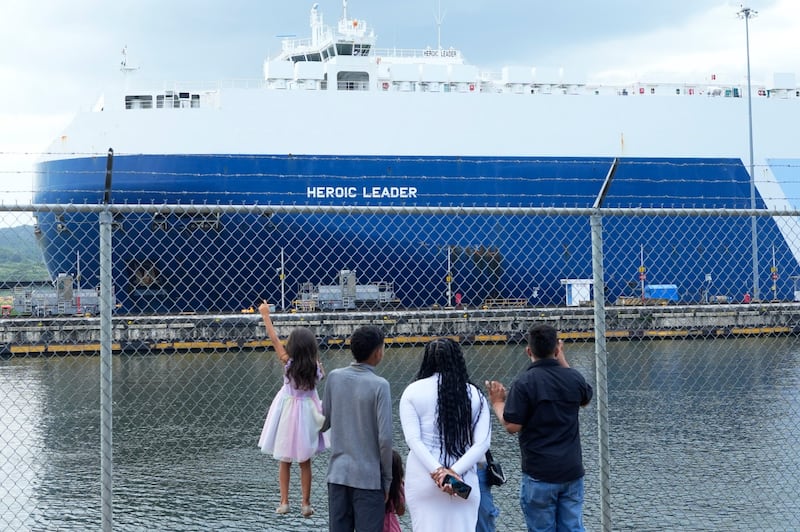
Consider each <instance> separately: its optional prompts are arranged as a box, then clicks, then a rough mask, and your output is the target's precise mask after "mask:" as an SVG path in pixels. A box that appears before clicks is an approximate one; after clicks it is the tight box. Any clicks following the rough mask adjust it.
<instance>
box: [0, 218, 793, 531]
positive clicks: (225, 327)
mask: <svg viewBox="0 0 800 532" xmlns="http://www.w3.org/2000/svg"><path fill="white" fill-rule="evenodd" d="M0 212H2V214H3V217H4V220H5V222H6V225H8V227H7V228H6V229H2V230H0V238H1V239H2V240H1V241H0V249H2V250H3V257H4V261H5V262H6V270H3V271H4V274H3V275H4V276H5V278H2V279H0V281H2V283H3V285H2V291H1V292H0V297H1V298H2V311H3V316H2V317H0V335H1V336H0V348H1V349H2V360H0V390H1V391H2V394H1V395H2V398H3V407H2V409H1V410H2V417H1V418H0V454H1V455H2V459H0V528H3V529H9V530H53V529H86V528H98V527H102V528H104V529H110V528H112V526H113V528H116V529H118V530H140V529H164V530H167V529H168V530H200V529H204V530H211V529H214V530H217V529H229V530H264V529H267V530H319V529H326V528H327V491H326V485H325V473H326V470H327V462H328V460H327V454H321V455H320V456H318V457H316V458H315V459H314V460H313V474H312V475H313V488H312V500H313V504H314V505H315V508H316V513H315V514H314V516H312V517H311V518H308V519H305V518H302V517H301V516H300V514H299V482H298V481H299V477H298V476H297V475H298V470H297V469H294V470H293V471H292V482H291V486H290V492H291V497H292V504H294V506H295V507H296V508H295V507H293V509H292V512H291V513H290V514H287V515H286V516H281V515H276V514H275V513H274V509H275V506H277V504H278V502H279V496H278V482H277V463H276V462H275V461H274V460H273V459H272V458H271V457H269V456H265V455H262V454H261V453H260V451H259V450H258V449H257V447H256V441H257V439H258V435H259V433H260V430H261V426H262V424H263V421H264V415H265V413H266V410H267V408H268V407H269V404H270V401H271V399H272V398H273V397H274V395H275V393H276V392H277V391H278V389H279V388H280V386H281V384H282V367H281V365H280V363H279V362H278V361H277V360H276V359H275V357H274V354H273V352H272V350H271V349H270V344H269V341H268V339H267V338H266V333H265V330H264V327H263V324H262V322H261V319H260V316H259V315H258V313H257V311H256V312H254V308H255V307H257V305H258V304H259V302H261V301H262V300H264V299H267V300H268V301H269V302H270V303H272V304H273V305H275V314H274V321H275V323H276V326H277V328H278V330H279V334H280V335H281V336H282V337H286V336H287V335H288V333H289V332H290V331H291V329H292V328H294V327H297V326H306V327H310V328H312V329H313V330H314V331H315V333H316V334H317V336H318V338H319V339H320V348H321V357H322V360H323V362H324V364H325V366H326V369H327V370H328V371H330V370H331V369H334V368H336V367H341V366H345V365H347V364H349V362H350V360H351V357H350V354H349V351H348V349H347V338H348V335H349V334H350V332H352V330H353V329H354V328H355V327H356V326H358V325H360V324H363V323H373V324H377V325H379V326H380V327H382V328H383V329H384V331H385V332H386V335H387V349H386V356H385V358H384V361H383V362H382V363H381V365H380V366H379V367H378V373H380V374H381V375H383V376H384V377H386V378H387V379H388V380H389V381H390V383H391V388H392V395H393V401H394V403H395V406H394V408H395V417H397V416H396V414H397V403H398V401H399V398H400V395H401V394H402V391H403V389H404V388H405V386H406V385H407V384H408V383H410V382H411V381H412V380H413V379H414V375H415V373H416V371H417V369H418V367H419V362H420V358H421V353H422V346H423V345H424V343H425V342H426V341H427V340H428V339H430V338H433V337H436V336H440V335H447V336H452V337H454V338H457V339H458V340H460V341H461V342H462V343H463V345H464V349H465V356H466V357H467V361H468V367H469V371H470V375H471V378H472V380H473V381H474V382H476V383H482V382H483V381H484V380H486V379H497V380H501V381H503V382H504V383H505V384H506V385H507V386H508V385H509V384H510V383H511V382H512V380H513V379H514V377H515V375H517V374H518V373H519V372H521V371H522V370H523V369H524V368H525V367H526V363H527V360H526V358H525V354H524V345H525V332H526V330H527V329H528V327H529V326H530V325H532V324H533V323H540V322H546V323H550V324H552V325H554V326H555V327H556V328H558V329H559V331H560V334H561V337H562V338H563V339H564V340H565V342H566V348H567V358H568V360H569V361H570V363H571V364H572V366H573V367H575V368H577V369H578V370H579V371H580V372H581V373H582V374H583V375H584V376H585V377H586V378H587V380H588V381H589V382H590V383H591V384H592V386H593V387H594V389H595V398H594V399H593V401H592V403H591V404H590V405H589V406H588V407H587V408H586V409H584V410H583V411H582V413H581V438H582V443H583V452H584V464H585V467H586V471H587V476H586V496H585V497H586V502H585V506H584V516H585V521H586V526H587V528H588V529H591V530H600V529H603V530H611V529H614V530H665V529H683V530H767V529H770V530H772V529H780V530H788V529H798V528H800V503H798V499H797V497H796V494H797V492H798V490H800V447H798V445H797V443H796V442H797V440H798V437H800V393H799V392H798V389H800V386H799V385H800V343H798V332H799V331H800V303H798V300H800V289H798V287H797V286H796V281H797V279H798V278H800V277H799V276H800V267H799V266H798V261H797V257H798V256H800V255H799V254H798V253H800V249H798V244H800V227H798V223H797V222H798V220H799V219H800V218H798V216H800V213H798V212H794V211H787V212H772V211H771V212H764V211H762V210H752V211H751V210H729V209H638V208H612V209H578V208H529V209H523V208H518V209H517V208H508V207H506V208H504V207H484V208H455V207H441V208H410V207H382V208H374V209H370V208H366V207H353V208H347V207H334V206H323V207H308V206H292V205H281V206H275V205H267V206H258V205H253V204H250V203H248V204H237V205H226V206H211V205H172V204H170V205H166V204H165V205H117V204H114V203H111V204H109V205H77V204H59V205H35V206H34V205H28V206H21V207H20V206H15V207H10V206H3V207H0ZM754 221H755V223H754ZM754 227H755V229H756V233H755V234H754V233H753V228H754ZM593 229H594V230H596V231H597V233H596V234H594V235H593ZM104 231H106V233H104ZM104 234H105V236H104ZM103 238H107V239H108V242H107V245H106V246H101V241H102V239H103ZM598 244H599V245H598ZM40 249H41V250H42V251H39V250H40ZM31 250H34V251H33V252H31ZM101 250H102V254H101ZM30 253H33V255H32V256H33V257H34V259H35V260H33V261H32V262H30V261H29V256H30ZM103 254H105V259H104V258H103ZM754 257H755V260H754ZM42 258H43V259H44V263H46V265H47V270H45V269H44V267H43V266H42V260H41V259H42ZM104 260H106V261H108V262H107V263H105V264H108V265H110V266H105V267H104V266H103V264H104V262H103V261H104ZM34 263H35V264H36V265H38V268H39V269H38V270H37V269H36V268H34V267H32V266H31V264H34ZM103 288H107V292H106V293H105V296H104V293H103ZM104 297H107V298H108V301H107V303H108V305H107V308H108V309H111V311H110V313H109V312H108V311H107V310H104V307H103V298H104ZM598 298H599V300H598ZM103 318H107V321H104V320H103ZM104 329H105V332H104ZM104 335H105V336H104ZM600 338H602V341H600V342H598V341H596V339H600ZM104 379H106V380H105V381H104ZM324 386H325V382H324V380H323V381H322V383H321V384H320V385H319V388H318V389H319V392H320V394H321V393H322V390H323V389H324ZM101 420H103V421H102V422H101ZM353 429H354V430H357V427H353ZM492 438H493V443H492V449H493V454H494V456H495V458H496V459H498V460H499V461H500V462H501V463H502V465H503V466H504V469H505V470H506V472H507V473H508V476H509V482H508V483H507V484H506V485H504V486H501V487H496V488H494V495H495V502H496V505H497V506H498V508H499V509H500V515H499V517H498V530H520V529H524V519H523V517H522V513H521V510H520V508H519V503H518V488H519V481H520V471H519V469H520V467H519V449H518V444H517V440H516V438H515V437H513V436H511V435H508V434H505V433H504V431H503V430H502V428H501V427H500V425H499V424H498V423H497V421H496V420H493V437H492ZM394 441H395V445H396V446H397V448H398V449H399V450H400V451H401V454H402V455H403V456H405V455H406V454H407V447H406V445H405V442H404V441H403V437H402V430H401V429H400V425H399V420H397V419H396V421H395V434H394ZM98 456H101V460H98ZM295 514H296V515H295ZM401 523H402V525H403V527H404V529H410V520H409V518H408V516H405V517H403V518H401Z"/></svg>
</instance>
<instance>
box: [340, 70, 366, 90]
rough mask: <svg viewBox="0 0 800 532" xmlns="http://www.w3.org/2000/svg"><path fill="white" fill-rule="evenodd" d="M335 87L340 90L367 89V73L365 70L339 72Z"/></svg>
mask: <svg viewBox="0 0 800 532" xmlns="http://www.w3.org/2000/svg"><path fill="white" fill-rule="evenodd" d="M336 88H337V90H340V91H365V90H369V74H368V73H366V72H339V73H338V75H337V78H336Z"/></svg>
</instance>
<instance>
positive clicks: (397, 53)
mask: <svg viewBox="0 0 800 532" xmlns="http://www.w3.org/2000/svg"><path fill="white" fill-rule="evenodd" d="M370 55H373V56H375V57H376V58H377V57H380V58H381V59H383V58H384V57H385V58H398V59H417V60H420V61H422V60H426V61H430V60H439V61H442V62H447V63H461V62H463V60H464V57H463V56H462V55H461V51H460V50H456V49H454V48H442V49H436V48H373V49H372V52H371V53H370Z"/></svg>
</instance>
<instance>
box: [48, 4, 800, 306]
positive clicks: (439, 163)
mask: <svg viewBox="0 0 800 532" xmlns="http://www.w3.org/2000/svg"><path fill="white" fill-rule="evenodd" d="M310 29H311V35H310V37H309V38H305V39H294V38H292V39H285V40H284V41H283V42H282V49H281V52H280V53H279V54H277V55H276V56H275V57H271V58H269V59H267V60H266V61H265V62H264V68H263V70H264V76H263V79H261V80H258V82H254V83H245V82H218V83H213V84H203V85H183V84H174V85H168V86H167V85H162V86H159V87H149V88H148V87H136V88H132V83H130V82H127V83H125V87H126V88H124V89H120V90H109V91H107V92H106V93H105V94H104V95H103V97H102V98H101V99H100V100H99V101H98V103H97V105H96V106H95V107H94V109H92V110H88V111H86V112H81V113H79V114H77V115H76V117H75V119H74V121H73V122H72V123H71V124H70V125H69V126H68V128H67V129H66V131H64V132H63V134H62V135H61V136H60V137H59V138H58V139H56V140H55V141H54V143H53V144H52V145H51V146H50V148H49V149H48V151H47V153H46V155H45V156H44V157H43V159H42V160H41V161H40V162H39V164H38V166H37V173H36V178H35V191H34V202H35V203H38V204H56V203H65V204H85V203H90V204H97V203H100V202H102V201H103V198H104V182H105V173H106V162H107V161H106V159H107V157H106V152H107V150H108V148H113V149H114V151H115V156H114V163H113V186H112V195H111V201H112V203H114V204H121V203H128V204H131V203H132V204H140V203H141V204H157V205H158V204H181V205H187V204H189V205H192V204H194V205H205V204H212V205H213V204H253V205H256V204H257V205H262V206H263V205H283V206H286V205H295V206H297V205H300V206H308V207H310V208H309V209H304V210H302V212H301V211H297V212H285V213H273V214H208V213H205V212H196V213H193V212H191V211H189V212H180V213H177V212H176V213H146V214H141V213H139V214H126V215H119V216H117V217H115V220H114V232H113V250H114V251H113V264H114V285H115V293H116V297H117V302H118V306H119V310H120V312H131V313H134V312H135V313H142V312H183V311H191V312H206V311H214V312H217V311H221V312H224V311H237V310H238V309H241V308H243V307H248V306H251V305H253V304H254V302H257V301H259V300H261V299H262V298H266V299H269V300H270V301H273V302H277V301H280V302H281V304H280V305H279V308H285V307H286V306H287V305H286V303H285V301H287V300H288V301H291V300H293V299H295V298H297V294H298V293H299V290H300V287H302V286H309V284H310V285H320V286H324V285H331V284H332V281H333V279H335V276H336V274H337V272H340V271H342V270H350V271H354V272H358V278H359V279H361V280H364V282H373V281H374V282H378V281H380V282H388V283H392V286H393V287H394V296H395V297H396V298H397V299H399V301H401V302H402V304H403V305H406V306H409V307H427V306H431V305H451V304H452V303H453V298H456V297H457V299H458V303H459V305H463V306H478V305H481V304H482V303H483V302H484V301H486V300H493V301H500V302H502V301H504V300H508V301H517V302H526V303H527V304H532V305H558V304H565V294H564V280H569V279H586V278H591V277H592V269H591V268H592V261H591V243H590V231H589V224H588V220H587V218H586V217H579V216H555V215H550V216H545V215H539V216H528V215H524V214H520V213H519V211H515V210H512V209H527V208H533V207H566V208H584V207H591V206H592V205H594V203H595V201H596V199H597V198H598V195H599V194H600V191H601V188H603V184H604V182H605V181H606V179H607V177H608V176H609V175H610V174H611V173H612V168H613V180H611V182H610V186H608V188H607V190H605V195H604V202H603V206H604V207H612V208H613V207H642V208H647V207H658V208H673V207H674V208H729V209H747V208H750V207H751V205H755V206H756V207H757V208H759V209H792V208H796V207H797V198H798V197H799V196H800V195H799V194H798V193H797V192H798V191H797V190H796V188H797V186H796V183H798V182H800V175H798V174H800V164H798V162H800V149H798V145H797V143H796V139H795V135H793V131H794V125H795V124H797V123H800V88H798V86H797V83H796V81H795V79H794V76H793V75H790V74H780V75H776V76H775V79H774V83H772V85H765V84H760V83H758V84H755V85H753V86H752V90H751V91H750V92H748V86H747V85H744V86H742V84H736V83H727V84H726V83H723V82H722V81H721V80H716V79H709V80H704V81H701V82H694V83H645V82H641V83H633V84H629V85H625V86H608V85H602V84H592V83H588V82H583V81H580V80H578V81H575V82H571V81H569V80H567V79H565V78H564V76H563V75H562V73H561V72H559V71H545V70H541V69H536V68H533V67H520V66H513V65H512V66H507V67H504V68H502V69H501V70H500V71H498V72H494V73H493V72H485V71H482V70H481V69H480V68H479V67H477V66H475V65H472V64H470V63H468V62H467V61H466V59H465V57H464V56H463V54H462V53H461V51H460V50H457V49H453V48H442V47H435V48H423V49H418V50H406V49H381V48H378V47H377V46H376V44H377V36H376V34H375V32H374V31H373V30H372V28H371V26H370V25H368V24H367V22H366V21H364V20H362V19H359V18H355V17H352V16H351V15H350V13H348V10H347V4H346V1H345V2H344V3H343V7H342V14H341V17H340V19H339V20H338V24H337V25H336V26H335V27H329V26H327V25H326V24H325V23H324V21H323V16H322V14H321V13H320V12H319V9H318V7H317V5H316V4H315V5H314V6H313V7H312V8H311V12H310ZM122 70H123V75H130V72H129V71H130V70H131V69H129V68H127V67H126V61H123V68H122ZM748 103H750V104H751V105H752V113H748ZM749 117H752V126H753V132H754V133H753V135H754V137H755V139H756V142H755V143H754V146H755V150H754V152H753V155H752V159H751V157H750V149H749V148H750V142H751V139H752V137H750V136H749V134H748V129H749V128H748V126H749V123H748V120H749ZM751 170H753V180H754V181H753V182H754V187H755V188H754V189H751V179H750V177H751ZM793 183H794V185H793ZM315 206H341V207H354V208H355V207H364V206H367V207H385V209H382V210H380V211H379V212H378V213H375V214H370V213H364V212H363V211H354V212H353V213H350V214H341V213H336V212H333V213H331V212H329V211H324V210H318V211H315V210H314V209H313V207H315ZM392 207H403V208H408V207H421V208H431V207H448V208H450V207H495V208H498V210H497V211H496V212H483V211H481V212H480V213H478V214H464V215H453V214H442V215H436V214H433V215H431V214H429V213H426V214H422V213H421V214H413V213H411V214H410V213H408V212H403V213H394V212H392V211H391V208H392ZM96 220H97V215H96V214H87V213H81V212H79V210H68V211H65V212H63V213H49V212H40V213H39V214H38V215H37V234H38V235H39V241H40V244H41V246H42V250H43V254H44V257H45V262H46V264H47V267H48V268H49V270H50V272H51V273H53V274H55V273H56V272H73V271H75V257H76V256H77V255H78V254H80V256H82V257H83V264H82V268H83V277H84V278H83V282H84V283H85V284H86V285H89V286H93V285H95V284H96V283H97V279H98V278H97V273H98V269H99V268H98V260H97V254H98V245H97V242H98V224H97V221H96ZM751 221H752V220H751V218H735V219H733V218H727V219H722V218H719V217H713V218H711V217H706V218H703V217H686V218H680V219H676V218H675V217H661V218H642V217H636V216H623V217H608V218H606V219H605V223H604V230H605V238H604V242H605V271H606V289H607V295H608V297H609V300H610V301H613V300H614V299H615V298H617V297H623V296H626V294H627V295H630V294H629V292H631V291H633V293H634V294H635V293H636V290H638V285H639V284H640V281H641V280H643V279H644V278H645V277H647V280H648V282H655V283H660V284H674V285H675V286H676V287H677V288H678V290H679V292H680V299H681V300H685V301H690V302H691V301H703V300H704V299H703V297H705V300H706V301H707V300H708V299H707V298H708V295H709V293H712V294H726V295H727V296H728V297H730V298H731V299H733V300H735V299H738V298H739V297H740V296H741V295H742V294H743V293H745V292H748V291H751V290H752V287H753V277H754V273H753V270H754V268H753V264H752V256H753V255H752V247H751V245H752V243H751ZM757 234H758V240H757V244H756V246H757V251H758V255H757V256H758V257H759V259H758V261H759V263H758V268H759V270H760V272H759V273H757V274H756V276H757V277H758V278H759V279H760V280H761V282H762V284H763V285H764V290H763V291H764V292H766V291H767V285H768V283H770V282H772V281H774V280H775V278H776V276H777V275H779V276H780V279H781V282H780V283H779V285H778V283H774V284H773V287H774V289H773V291H772V292H771V293H769V295H768V297H770V298H776V299H791V298H792V297H793V286H792V285H791V283H789V282H788V279H789V278H790V276H795V275H797V274H798V257H800V250H799V249H798V243H797V242H795V240H796V238H797V235H792V234H791V230H789V229H787V226H786V224H784V223H781V222H780V220H778V219H777V218H775V219H773V218H758V220H757ZM793 237H794V238H793ZM645 272H646V274H645Z"/></svg>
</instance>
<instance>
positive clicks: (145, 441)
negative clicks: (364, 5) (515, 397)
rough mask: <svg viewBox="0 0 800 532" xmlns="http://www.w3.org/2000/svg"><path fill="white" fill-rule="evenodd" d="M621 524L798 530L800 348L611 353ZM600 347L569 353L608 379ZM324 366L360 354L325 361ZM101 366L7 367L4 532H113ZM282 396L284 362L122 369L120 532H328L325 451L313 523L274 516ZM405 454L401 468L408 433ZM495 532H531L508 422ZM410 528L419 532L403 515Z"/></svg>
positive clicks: (592, 458) (477, 365)
mask: <svg viewBox="0 0 800 532" xmlns="http://www.w3.org/2000/svg"><path fill="white" fill-rule="evenodd" d="M608 347H609V355H608V375H609V410H610V420H609V427H610V429H609V430H610V432H609V439H610V447H611V463H610V472H611V482H612V485H611V505H612V514H611V522H612V523H613V526H614V529H615V530H670V529H681V530H745V529H747V530H765V529H779V530H787V529H800V505H799V504H798V502H797V500H796V499H797V497H796V494H797V493H798V490H800V467H798V466H800V446H798V445H797V440H798V437H800V392H798V384H800V346H799V345H798V340H796V339H794V338H773V339H752V340H749V339H737V340H717V341H713V342H712V341H655V342H652V341H651V342H641V343H638V342H631V343H629V342H619V343H611V344H609V346H608ZM593 348H594V346H593V345H592V344H573V345H569V346H568V353H569V355H568V356H569V359H570V361H571V363H572V365H573V367H576V368H578V369H579V370H580V371H582V372H583V373H584V375H586V376H587V378H588V379H589V380H590V381H591V382H593V383H594V381H595V368H594V353H593ZM420 353H421V349H419V348H393V347H392V348H389V349H388V350H387V355H386V358H385V359H384V362H383V363H382V364H381V366H380V367H379V372H380V373H381V374H383V375H384V376H386V377H387V378H389V380H390V382H391V383H392V394H393V398H394V400H395V413H396V403H397V401H398V400H399V397H400V394H401V393H402V390H403V388H404V387H405V385H406V384H407V383H408V382H410V381H411V380H412V379H413V376H414V374H415V372H416V370H417V367H418V363H419V356H420ZM466 354H467V358H468V363H469V366H470V372H471V375H472V378H473V380H474V381H476V382H481V381H483V380H484V379H486V378H496V379H500V380H503V381H504V382H506V383H507V384H508V383H509V382H510V381H511V379H512V378H513V376H514V375H515V374H516V373H518V372H519V371H520V370H521V369H522V368H524V367H525V358H524V355H522V348H521V347H519V346H508V347H506V346H474V347H473V346H470V347H467V348H466ZM324 359H325V364H326V367H327V368H328V370H330V369H332V368H334V367H339V366H343V365H346V364H348V363H349V362H350V355H349V353H347V352H345V351H338V350H333V351H330V352H327V353H325V354H324ZM99 374H100V369H99V359H98V358H97V357H69V358H46V359H45V358H42V359H14V360H9V361H1V362H0V392H2V397H3V401H4V405H3V406H4V408H3V409H2V414H1V416H2V417H1V418H0V429H2V440H3V441H2V446H0V447H2V448H0V459H2V461H3V463H2V465H1V466H0V481H1V483H0V529H10V530H54V529H62V530H83V529H97V528H99V524H100V485H99V477H100V473H99V467H100V465H99V464H100V460H99V445H100V444H99V440H100V431H99V393H100V387H99ZM279 382H280V366H279V365H278V364H277V363H275V361H274V359H273V355H272V354H271V353H256V352H253V353H245V352H242V353H193V354H172V355H158V356H142V357H115V358H114V384H113V386H114V389H113V392H114V501H113V503H114V525H115V529H117V530H153V529H159V530H323V529H327V503H326V498H327V495H326V488H325V483H324V477H325V470H326V467H327V455H324V454H323V455H321V456H320V457H318V458H317V459H315V460H314V462H313V477H314V482H313V489H312V499H313V501H314V505H315V507H316V510H317V513H316V515H315V516H314V517H312V518H311V519H303V518H302V517H300V515H299V506H298V505H297V500H298V496H297V491H298V486H299V482H298V478H297V476H296V475H297V470H296V469H294V470H293V481H292V485H291V489H292V495H293V502H294V503H295V507H293V510H292V513H290V514H289V515H286V516H277V515H275V514H274V508H275V506H276V505H277V503H278V494H277V481H276V479H277V467H276V463H275V462H274V461H273V460H272V459H271V458H269V457H266V456H263V455H261V453H260V452H259V451H258V449H257V448H256V447H255V440H256V439H257V437H258V433H259V432H260V428H261V424H262V422H263V416H264V413H265V411H266V408H267V407H268V406H269V402H270V400H271V398H272V396H273V395H274V392H275V389H276V386H277V385H278V383H279ZM595 406H596V402H593V403H592V404H591V405H590V406H589V407H588V408H586V409H584V410H583V412H582V418H581V422H582V438H583V447H584V462H585V465H586V469H587V477H586V505H585V516H586V524H587V527H588V528H589V529H595V530H596V529H598V528H599V526H600V498H599V476H598V445H597V410H596V408H595ZM395 442H396V444H397V446H398V447H399V448H400V449H401V452H402V453H403V454H405V452H406V448H405V446H404V443H403V442H402V433H401V431H400V427H399V420H396V431H395ZM492 448H493V452H494V454H495V456H496V457H497V458H498V459H499V460H500V461H501V462H502V463H503V465H504V467H505V470H506V472H507V473H508V474H509V477H510V478H509V482H508V484H506V485H505V486H502V487H500V488H495V496H496V499H497V502H498V505H499V506H500V508H501V512H502V513H501V516H500V519H499V526H498V529H499V530H521V529H524V521H523V519H522V515H521V511H520V509H519V506H518V502H517V488H518V485H519V471H518V463H519V451H518V448H517V441H516V438H515V437H513V436H511V435H507V434H505V433H504V432H502V431H501V430H499V428H498V426H497V424H496V422H495V432H494V436H493V444H492ZM401 522H402V523H403V524H404V525H405V527H404V528H405V529H409V530H410V525H409V520H408V518H407V516H406V517H404V518H402V519H401Z"/></svg>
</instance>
